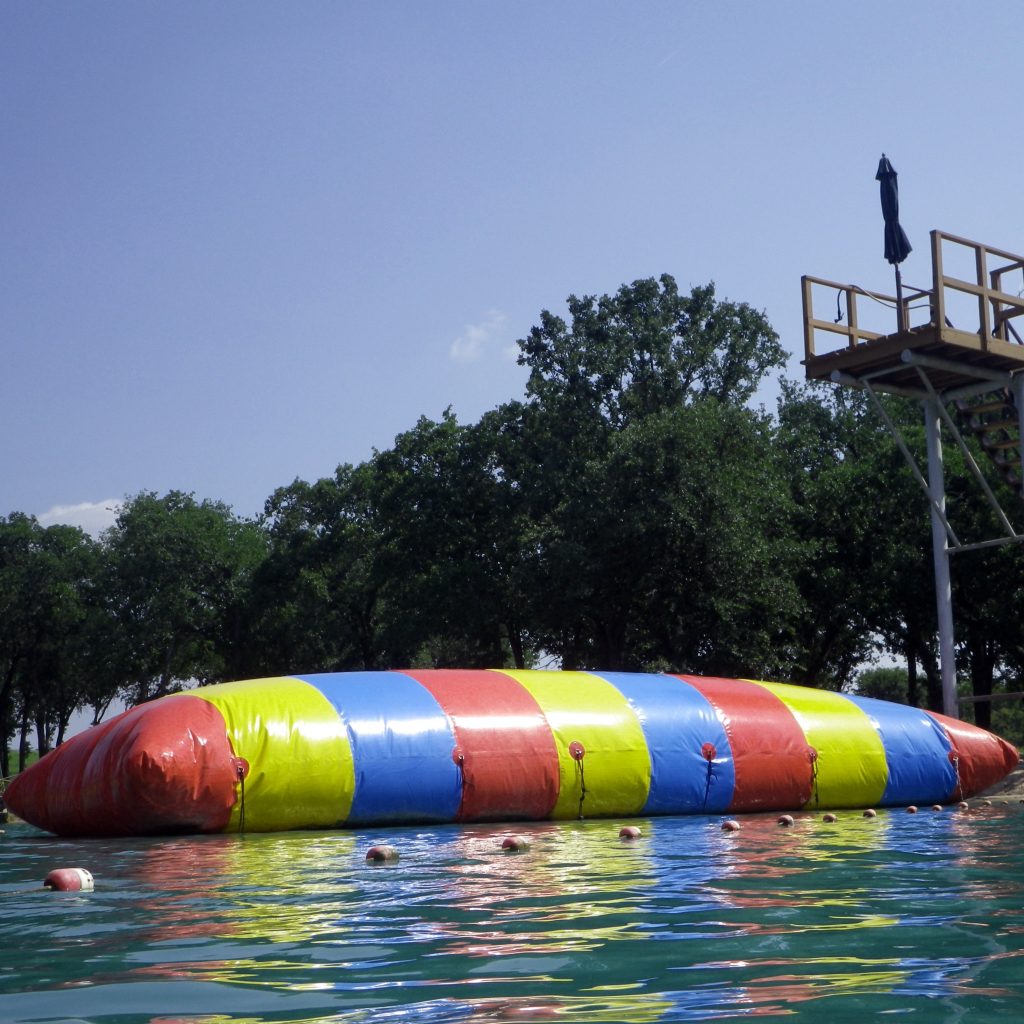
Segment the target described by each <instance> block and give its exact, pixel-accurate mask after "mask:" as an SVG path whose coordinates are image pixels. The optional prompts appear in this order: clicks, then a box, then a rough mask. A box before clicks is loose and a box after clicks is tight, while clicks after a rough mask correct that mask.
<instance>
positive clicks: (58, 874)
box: [43, 868, 95, 892]
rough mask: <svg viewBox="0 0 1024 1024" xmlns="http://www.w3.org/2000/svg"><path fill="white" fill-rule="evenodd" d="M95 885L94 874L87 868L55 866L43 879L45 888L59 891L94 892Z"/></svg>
mask: <svg viewBox="0 0 1024 1024" xmlns="http://www.w3.org/2000/svg"><path fill="white" fill-rule="evenodd" d="M94 887H95V886H94V884H93V878H92V874H91V872H89V871H86V870H85V868H54V869H53V871H51V872H50V873H49V874H48V875H47V876H46V878H44V879H43V888H44V889H55V890H57V891H58V892H92V891H93V889H94Z"/></svg>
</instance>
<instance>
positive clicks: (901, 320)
mask: <svg viewBox="0 0 1024 1024" xmlns="http://www.w3.org/2000/svg"><path fill="white" fill-rule="evenodd" d="M895 266H896V327H897V329H898V330H899V332H900V334H902V333H903V332H904V331H905V330H906V329H907V312H906V310H905V309H904V308H903V278H902V276H901V275H900V265H899V264H898V263H897V264H895Z"/></svg>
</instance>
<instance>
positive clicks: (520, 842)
mask: <svg viewBox="0 0 1024 1024" xmlns="http://www.w3.org/2000/svg"><path fill="white" fill-rule="evenodd" d="M501 848H502V849H503V850H504V851H505V852H506V853H522V852H523V851H524V850H528V849H529V848H530V841H529V839H527V838H526V836H505V838H504V839H503V840H502V841H501Z"/></svg>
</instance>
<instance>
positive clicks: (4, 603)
mask: <svg viewBox="0 0 1024 1024" xmlns="http://www.w3.org/2000/svg"><path fill="white" fill-rule="evenodd" d="M98 559H99V550H98V546H97V545H96V544H95V542H93V541H92V540H91V539H90V538H89V537H88V536H87V535H86V534H85V533H83V532H82V531H81V530H79V529H77V528H76V527H70V526H51V527H48V528H46V529H44V528H43V527H41V526H40V525H39V523H38V522H37V521H36V520H35V519H34V518H32V517H29V516H25V515H22V514H20V513H14V514H12V515H11V516H9V517H8V518H7V519H5V520H0V732H2V739H3V743H2V750H0V753H2V764H0V769H2V771H3V773H4V774H6V773H7V771H8V769H9V764H8V755H7V743H8V741H9V740H10V738H11V737H12V735H13V734H14V732H15V730H16V729H18V730H19V731H20V734H21V736H20V742H19V751H20V757H19V760H20V763H21V765H22V766H23V765H24V759H25V755H26V753H27V751H28V746H29V741H28V737H29V733H30V731H31V730H33V729H34V731H35V735H36V748H37V750H38V751H39V752H40V753H45V752H46V751H47V750H48V749H49V747H50V745H51V743H52V742H53V740H54V737H56V741H57V742H60V740H61V738H62V737H63V733H64V730H65V729H66V728H67V724H68V721H69V719H70V717H71V715H72V714H73V713H74V711H75V710H76V709H77V708H78V707H79V706H80V705H81V704H82V702H83V701H84V699H85V696H86V693H87V690H88V687H89V685H90V684H91V680H92V677H91V674H90V673H91V665H90V659H89V656H88V651H89V647H90V642H91V630H92V629H93V628H94V622H93V615H94V613H95V610H96V604H95V595H94V591H93V585H94V580H95V576H96V568H97V565H98Z"/></svg>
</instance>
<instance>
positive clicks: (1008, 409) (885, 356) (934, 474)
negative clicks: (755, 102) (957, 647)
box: [802, 231, 1024, 717]
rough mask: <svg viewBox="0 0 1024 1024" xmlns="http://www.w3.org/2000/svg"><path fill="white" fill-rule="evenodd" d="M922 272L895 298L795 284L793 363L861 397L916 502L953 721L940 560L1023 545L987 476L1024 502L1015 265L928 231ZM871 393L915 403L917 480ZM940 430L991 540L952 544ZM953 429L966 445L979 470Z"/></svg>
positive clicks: (1021, 273)
mask: <svg viewBox="0 0 1024 1024" xmlns="http://www.w3.org/2000/svg"><path fill="white" fill-rule="evenodd" d="M931 264H932V267H931V269H932V275H931V284H930V287H918V288H909V289H902V288H901V289H900V294H899V295H898V296H891V295H883V294H880V293H878V292H871V291H868V290H866V289H864V288H861V287H858V286H857V285H852V284H840V283H837V282H835V281H827V280H824V279H822V278H816V277H810V276H805V277H804V278H803V279H802V284H803V314H804V316H803V320H804V360H803V362H804V366H805V368H806V374H807V379H808V380H815V381H831V382H832V383H835V384H840V385H843V386H847V387H853V388H858V389H861V390H863V391H866V392H867V393H868V395H869V396H870V397H871V399H872V401H873V403H874V406H875V408H876V409H877V411H878V413H879V415H880V416H881V418H882V419H883V421H884V422H885V423H886V426H887V427H888V428H889V429H890V431H892V433H893V436H894V438H895V439H896V442H897V444H899V446H900V449H901V451H902V452H903V455H904V456H905V458H906V459H907V461H908V463H909V465H910V467H911V469H912V471H913V472H914V474H915V476H916V477H917V479H918V481H919V482H920V483H921V486H922V488H923V490H924V492H925V494H926V495H927V497H928V502H929V505H930V508H931V522H932V551H933V561H934V565H935V591H936V606H937V610H938V622H939V645H940V656H941V666H942V691H943V710H944V712H945V713H946V714H947V715H950V716H953V717H959V716H958V701H957V693H956V672H955V664H954V645H953V609H952V599H951V589H950V575H949V556H950V555H951V554H954V553H958V552H964V551H970V550H973V549H977V548H979V547H991V546H993V545H999V544H1009V543H1017V542H1020V541H1022V540H1024V533H1018V532H1017V530H1016V529H1015V528H1014V527H1013V525H1012V524H1011V522H1010V518H1009V516H1008V515H1007V513H1006V512H1005V511H1004V510H1003V508H1002V507H1001V506H1000V503H999V501H998V500H997V498H996V496H995V494H994V493H993V490H992V487H991V485H990V483H989V480H988V477H989V476H991V474H992V473H993V472H994V473H996V474H998V475H999V476H1001V477H1002V478H1003V479H1004V480H1005V481H1006V482H1007V483H1008V484H1009V485H1010V486H1011V487H1013V488H1014V489H1015V490H1016V491H1017V493H1018V494H1019V495H1020V496H1021V497H1024V448H1022V438H1024V319H1018V318H1021V317H1024V257H1022V256H1017V255H1015V254H1013V253H1010V252H1004V251H1003V250H1001V249H996V248H994V247H992V246H989V245H982V244H980V243H978V242H972V241H969V240H968V239H966V238H960V237H957V236H956V235H951V234H948V233H945V232H942V231H932V232H931ZM844 304H845V308H844ZM826 310H827V311H828V313H826V312H825V311H826ZM833 311H834V312H835V316H834V318H833V319H828V318H827V317H828V316H830V315H831V314H832V313H833ZM893 313H895V316H893ZM893 321H895V325H896V331H895V333H889V332H888V331H887V330H886V326H887V324H892V322H893ZM882 393H884V394H893V395H901V396H904V397H907V398H913V399H917V400H919V401H920V402H921V404H922V407H923V409H924V422H925V433H926V439H927V452H928V465H927V471H926V472H927V476H926V475H925V474H924V473H922V471H921V470H920V468H919V467H918V466H917V463H916V460H915V459H914V458H913V456H912V455H911V453H910V450H909V449H908V447H907V445H906V443H905V442H904V440H903V439H902V437H901V436H900V433H899V430H898V428H897V427H896V425H895V424H894V423H893V422H892V421H891V419H890V417H889V416H888V414H887V413H886V411H885V407H884V405H883V404H882V403H881V402H880V401H879V399H878V396H879V394H882ZM943 427H945V430H946V434H947V436H948V437H949V438H951V439H952V440H953V441H954V442H955V443H956V444H958V445H959V446H960V448H961V449H962V451H963V453H964V458H965V460H966V463H967V465H968V467H969V468H970V469H971V472H972V473H973V475H974V477H975V479H976V481H977V483H978V486H979V487H980V488H981V490H982V491H983V493H984V494H985V497H986V498H987V500H988V501H989V503H990V504H991V505H992V508H993V510H994V512H995V515H996V518H997V521H998V523H999V525H1000V532H999V535H998V536H996V537H992V538H988V539H984V540H978V541H973V542H970V543H963V542H961V539H960V538H959V537H958V535H957V533H956V531H955V529H954V527H953V525H952V524H951V523H950V521H949V519H948V517H947V515H946V501H945V482H944V476H943V459H942V437H943V434H942V428H943ZM965 432H967V433H971V434H974V435H975V436H976V437H977V439H978V441H979V444H980V447H981V450H982V451H983V452H984V453H985V456H986V459H985V460H983V461H987V463H988V465H987V466H986V467H985V468H984V469H983V468H982V466H980V465H978V463H977V461H976V460H975V459H974V457H973V455H972V452H971V449H970V448H969V447H968V446H967V444H966V443H965V442H964V433H965Z"/></svg>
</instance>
